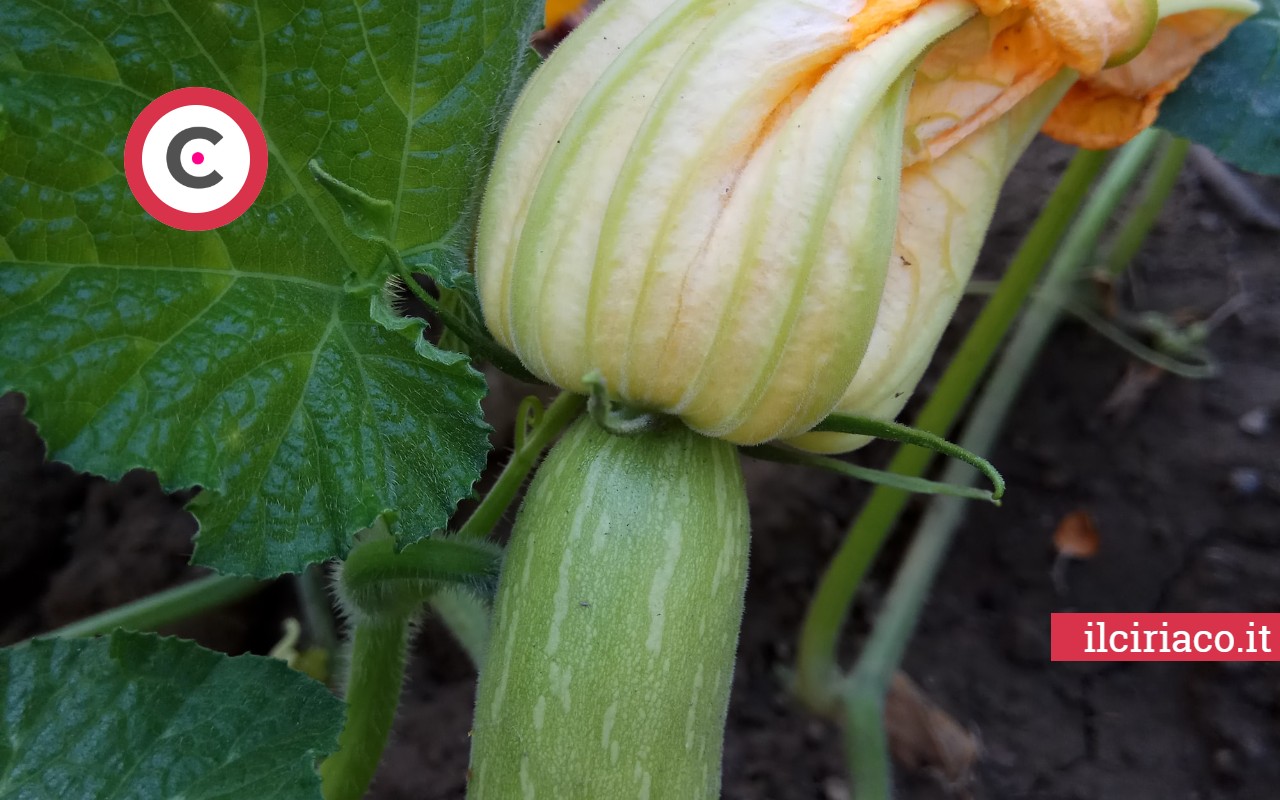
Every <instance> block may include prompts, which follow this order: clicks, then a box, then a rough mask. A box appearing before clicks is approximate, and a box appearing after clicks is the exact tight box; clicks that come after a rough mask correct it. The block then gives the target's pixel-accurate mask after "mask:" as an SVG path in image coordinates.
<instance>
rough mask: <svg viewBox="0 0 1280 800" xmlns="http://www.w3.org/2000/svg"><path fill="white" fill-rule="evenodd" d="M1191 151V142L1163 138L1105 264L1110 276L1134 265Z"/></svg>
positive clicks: (1168, 136)
mask: <svg viewBox="0 0 1280 800" xmlns="http://www.w3.org/2000/svg"><path fill="white" fill-rule="evenodd" d="M1190 150H1191V142H1190V141H1188V140H1186V139H1180V138H1175V137H1174V136H1173V135H1172V134H1168V133H1164V134H1161V135H1160V142H1159V151H1158V152H1157V154H1156V158H1155V163H1154V164H1153V165H1152V167H1151V172H1150V173H1149V174H1148V176H1147V179H1146V181H1145V182H1144V183H1143V186H1142V190H1141V193H1140V194H1139V196H1138V201H1137V203H1136V204H1135V205H1134V207H1133V209H1132V210H1131V211H1130V212H1129V214H1128V216H1127V217H1126V218H1125V219H1124V221H1123V222H1122V223H1121V224H1120V227H1119V229H1118V230H1117V231H1116V233H1115V236H1114V237H1113V238H1112V239H1111V246H1110V248H1109V250H1108V252H1107V261H1106V274H1107V275H1108V276H1110V277H1112V278H1118V277H1119V276H1120V275H1121V274H1122V273H1123V272H1124V271H1125V270H1126V269H1128V267H1129V265H1130V264H1132V263H1133V259H1134V257H1135V256H1137V255H1138V251H1139V250H1141V249H1142V245H1143V243H1144V242H1145V241H1146V240H1147V236H1149V235H1150V234H1151V229H1152V228H1154V227H1155V224H1156V220H1158V219H1159V218H1160V212H1161V211H1162V210H1163V209H1164V204H1165V202H1166V201H1167V200H1168V199H1169V195H1170V194H1172V193H1173V187H1174V186H1175V185H1177V183H1178V176H1179V175H1181V174H1182V167H1183V164H1185V163H1186V161H1187V153H1188V152H1190Z"/></svg>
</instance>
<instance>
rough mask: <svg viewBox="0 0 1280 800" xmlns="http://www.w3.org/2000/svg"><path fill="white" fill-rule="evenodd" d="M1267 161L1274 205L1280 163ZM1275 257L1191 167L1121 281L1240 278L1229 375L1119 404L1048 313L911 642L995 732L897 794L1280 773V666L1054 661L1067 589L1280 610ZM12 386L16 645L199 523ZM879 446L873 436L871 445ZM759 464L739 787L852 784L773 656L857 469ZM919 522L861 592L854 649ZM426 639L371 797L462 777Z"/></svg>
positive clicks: (1095, 363) (459, 688)
mask: <svg viewBox="0 0 1280 800" xmlns="http://www.w3.org/2000/svg"><path fill="white" fill-rule="evenodd" d="M1064 163H1065V154H1064V152H1063V151H1062V150H1061V149H1060V148H1057V147H1055V146H1053V145H1049V144H1047V143H1043V142H1041V143H1038V144H1037V145H1036V146H1035V147H1034V148H1033V150H1032V151H1031V153H1030V154H1029V156H1028V157H1027V158H1026V160H1025V161H1024V163H1023V165H1022V166H1021V167H1020V169H1019V170H1018V172H1017V173H1016V174H1015V176H1014V178H1013V180H1012V181H1011V182H1010V185H1009V188H1008V191H1007V194H1006V197H1005V200H1004V202H1003V203H1002V204H1001V208H1000V211H999V214H998V218H997V222H996V224H995V226H994V228H993V232H992V236H991V238H990V241H989V243H988V247H987V252H986V253H985V254H984V257H983V261H982V265H981V267H980V271H981V272H982V273H984V274H986V275H988V276H992V275H997V274H998V272H999V269H1000V266H1001V265H1002V264H1004V263H1005V262H1006V261H1007V258H1008V256H1009V254H1010V252H1011V250H1012V248H1013V247H1014V246H1015V245H1016V243H1017V241H1018V239H1019V237H1020V235H1021V233H1022V232H1023V231H1025V229H1026V227H1027V225H1028V224H1029V221H1030V220H1031V218H1032V217H1033V215H1034V211H1035V209H1036V208H1038V207H1039V206H1040V204H1041V203H1042V202H1043V200H1044V198H1045V197H1046V195H1047V193H1048V191H1049V188H1050V187H1051V186H1052V182H1053V178H1054V176H1055V175H1056V174H1057V173H1058V172H1060V171H1061V169H1062V166H1063V164H1064ZM1257 186H1258V188H1259V190H1260V191H1261V192H1262V194H1263V196H1264V197H1269V198H1270V200H1271V201H1272V202H1275V203H1277V204H1280V183H1275V182H1257ZM1278 262H1280V235H1278V234H1277V233H1275V232H1274V231H1268V230H1265V229H1262V228H1259V227H1256V226H1251V225H1249V224H1247V223H1246V222H1245V221H1243V220H1242V219H1241V216H1240V214H1238V213H1236V212H1233V211H1232V210H1231V209H1230V207H1229V205H1228V204H1226V203H1224V202H1223V200H1222V199H1221V198H1220V197H1218V196H1217V195H1216V194H1215V193H1213V192H1212V191H1209V189H1208V188H1207V187H1206V185H1205V184H1204V182H1203V181H1202V180H1201V179H1200V178H1199V177H1198V176H1197V174H1196V173H1195V172H1193V171H1188V172H1187V173H1186V174H1184V176H1183V178H1182V180H1181V182H1180V183H1179V186H1178V189H1177V193H1176V196H1175V198H1174V200H1173V202H1172V203H1171V204H1170V206H1169V207H1168V208H1167V209H1166V213H1165V215H1164V216H1163V218H1162V221H1161V223H1160V226H1159V228H1158V230H1157V232H1156V236H1155V237H1154V238H1153V239H1152V240H1151V241H1150V243H1149V245H1148V247H1147V248H1146V250H1145V252H1144V253H1143V254H1142V256H1141V257H1140V259H1139V260H1138V263H1137V265H1136V267H1135V269H1134V271H1133V273H1132V277H1133V280H1132V282H1131V284H1130V285H1129V287H1128V288H1127V289H1126V291H1125V292H1124V293H1123V297H1124V298H1125V302H1126V303H1128V304H1129V305H1130V306H1132V307H1133V308H1136V309H1143V310H1146V309H1152V310H1161V311H1166V312H1190V313H1192V314H1195V315H1198V316H1200V317H1205V316H1208V315H1210V314H1212V313H1213V312H1214V311H1215V309H1217V308H1219V307H1220V306H1221V305H1222V304H1223V303H1224V302H1226V301H1227V300H1228V299H1229V298H1230V297H1232V296H1234V295H1236V294H1237V293H1240V292H1244V293H1245V299H1246V300H1247V302H1246V303H1245V305H1244V307H1243V308H1242V309H1241V310H1240V311H1239V313H1237V314H1235V315H1234V316H1231V317H1230V318H1229V319H1226V320H1225V321H1223V322H1222V323H1221V324H1220V325H1219V326H1218V327H1217V328H1216V329H1215V331H1214V332H1213V334H1212V336H1211V338H1210V345H1211V347H1212V350H1213V352H1214V353H1215V354H1216V355H1217V358H1218V359H1219V361H1220V363H1221V366H1222V372H1221V375H1220V376H1219V377H1217V378H1214V379H1211V380H1206V381H1199V382H1197V381H1189V380H1182V379H1174V378H1170V377H1165V378H1163V379H1162V380H1160V381H1158V382H1157V383H1155V385H1154V386H1152V387H1150V389H1149V391H1147V392H1146V393H1145V394H1141V396H1139V397H1138V398H1137V399H1136V400H1134V401H1133V402H1130V403H1129V404H1128V405H1127V406H1126V407H1124V408H1122V409H1119V410H1116V409H1115V408H1114V407H1111V406H1109V405H1108V399H1109V398H1110V397H1111V396H1112V394H1113V392H1114V391H1115V390H1116V388H1117V386H1118V385H1120V384H1121V382H1122V380H1123V379H1124V377H1125V375H1126V371H1127V370H1128V369H1129V365H1130V359H1129V357H1127V356H1126V355H1125V354H1124V353H1123V352H1122V351H1120V350H1118V349H1117V348H1116V347H1115V346H1113V345H1111V344H1109V343H1108V342H1106V341H1105V340H1103V339H1102V338H1101V337H1099V336H1098V335H1096V334H1095V333H1093V332H1091V331H1089V330H1088V329H1086V328H1084V327H1083V326H1081V325H1079V324H1075V323H1070V322H1069V323H1067V324H1064V325H1063V326H1062V327H1060V329H1059V330H1058V331H1057V333H1056V334H1055V335H1054V337H1053V339H1052V340H1051V342H1050V344H1049V347H1048V349H1047V350H1046V352H1045V354H1044V356H1043V358H1042V359H1041V361H1040V363H1039V366H1038V367H1037V369H1036V370H1035V373H1034V374H1033V375H1032V376H1031V378H1030V381H1029V384H1028V387H1027V389H1026V390H1025V392H1024V393H1023V395H1022V398H1021V401H1020V402H1019V403H1018V404H1017V406H1016V408H1015V409H1014V411H1013V414H1012V416H1011V417H1010V419H1009V420H1008V425H1007V428H1006V433H1005V436H1004V439H1003V444H1002V445H1001V446H1000V447H999V448H998V450H997V451H996V453H995V454H994V456H995V457H994V461H995V462H996V464H997V465H998V466H999V467H1000V468H1001V470H1002V471H1003V472H1004V474H1005V476H1006V478H1007V479H1008V482H1009V493H1008V499H1007V502H1006V503H1005V505H1004V507H1003V508H999V509H997V508H990V507H976V506H975V507H974V508H973V509H972V512H971V513H970V515H969V517H968V521H967V523H966V525H965V526H964V528H963V530H962V531H961V532H960V534H959V537H958V539H957V542H956V545H955V547H954V549H953V552H952V554H951V557H950V560H949V561H948V563H947V565H946V568H945V570H944V572H943V574H942V576H941V579H940V581H939V583H938V585H937V588H936V591H935V592H934V594H933V598H932V601H931V603H930V605H929V608H928V612H927V614H926V616H925V617H924V619H923V622H922V624H921V627H920V629H919V631H918V633H917V635H916V637H915V640H914V643H913V645H912V647H911V649H910V651H909V653H908V656H907V659H906V665H905V666H906V670H907V672H908V673H909V674H910V676H911V677H912V678H913V679H914V680H915V681H916V682H917V683H918V684H919V685H920V687H921V688H922V689H923V691H924V692H925V693H926V694H927V695H928V697H929V698H930V699H931V700H932V701H933V702H934V703H936V704H938V706H939V707H940V708H941V709H943V710H944V711H945V712H947V713H948V714H950V715H951V717H952V718H954V719H955V720H956V721H958V722H959V723H960V724H962V725H964V726H966V727H967V728H969V729H970V730H972V731H973V732H975V733H976V734H977V735H978V736H979V737H980V739H981V742H982V745H983V754H982V757H981V759H980V761H979V762H978V764H977V765H976V774H975V779H974V782H973V784H972V785H971V786H969V787H967V788H963V789H959V790H954V789H953V790H951V791H950V793H949V791H948V790H947V789H945V788H943V787H942V786H941V785H940V783H939V781H937V780H936V779H935V777H934V776H932V775H930V774H928V773H927V772H924V773H922V772H917V773H910V772H909V773H906V774H903V775H902V776H901V781H900V783H901V789H902V791H901V796H902V797H904V798H910V799H912V800H916V799H918V798H943V797H948V796H975V797H987V798H1037V799H1039V798H1043V799H1044V800H1050V799H1052V800H1059V799H1060V800H1085V799H1086V798H1107V799H1110V798H1118V799H1119V798H1124V799H1128V798H1137V799H1138V800H1143V799H1144V798H1153V799H1154V798H1160V799H1162V800H1163V799H1164V798H1170V799H1173V798H1206V799H1207V798H1258V800H1263V799H1264V798H1274V797H1276V796H1277V789H1276V787H1277V786H1280V666H1277V665H1276V664H1253V665H1249V664H1198V665H1197V664H1181V665H1176V664H1116V665H1062V664H1051V663H1050V662H1049V644H1048V631H1049V614H1050V612H1052V611H1059V610H1094V611H1277V610H1280V555H1278V554H1277V547H1280V355H1278V354H1280V264H1278ZM969 303H970V304H971V303H972V301H969ZM969 313H971V309H969V308H968V305H967V306H966V310H965V311H964V312H963V313H962V315H961V319H962V320H963V319H964V318H966V316H967V315H968V314H969ZM21 407H22V405H21V400H20V398H18V397H17V396H13V395H11V396H8V397H5V398H2V399H0V547H2V548H3V549H2V550H0V553H3V555H0V643H9V642H13V641H16V640H18V639H21V638H23V637H25V636H28V635H30V634H33V633H36V632H38V631H42V630H47V629H50V628H52V627H56V626H58V625H61V624H64V623H66V622H69V621H71V620H74V619H77V618H79V617H81V616H84V615H86V614H90V613H93V612H94V611H97V610H100V609H103V608H106V607H109V606H112V605H115V604H118V603H121V602H125V601H127V600H130V599H133V598H135V597H138V596H142V595H144V594H147V593H150V592H153V591H156V590H158V589H161V588H163V587H166V586H169V585H171V584H173V583H175V582H178V581H182V580H187V579H189V578H190V577H193V576H194V575H195V574H196V572H195V571H194V570H192V569H191V568H189V567H187V566H185V560H186V557H187V555H188V553H189V551H190V541H191V535H192V533H193V531H194V522H193V520H192V519H191V518H190V517H189V516H188V515H187V514H186V513H185V512H183V511H182V503H183V502H184V500H185V499H186V498H185V497H168V496H165V495H164V494H163V493H161V492H160V491H159V489H158V486H157V484H156V482H155V480H154V479H153V478H152V477H150V476H149V475H147V474H145V473H135V474H131V475H129V476H127V477H126V479H125V480H124V481H122V482H120V483H118V484H111V483H107V482H104V481H102V480H98V479H92V478H88V477H85V476H81V475H77V474H75V473H73V472H72V471H71V470H69V469H67V468H65V467H63V466H61V465H56V464H47V463H44V462H43V449H42V445H41V444H40V442H39V440H38V438H37V437H36V435H35V433H34V431H33V429H32V428H31V426H30V425H28V424H27V423H26V422H25V421H24V420H23V419H22V417H21ZM506 446H508V445H507V444H506V443H504V442H498V447H499V451H501V450H502V448H503V447H506ZM886 453H887V450H886V449H884V448H878V447H873V448H869V449H868V450H867V451H865V452H864V454H863V455H862V457H861V459H862V460H863V461H865V462H867V463H876V462H877V461H878V460H880V461H882V460H883V458H884V457H885V454H886ZM749 476H750V479H751V483H752V486H753V488H754V489H756V490H757V491H755V492H754V496H753V520H754V542H753V551H752V564H751V583H750V587H749V589H748V595H747V612H746V621H745V625H744V629H743V633H742V640H741V645H740V648H739V666H738V671H737V675H736V679H735V684H734V695H733V702H732V709H731V712H730V719H729V732H728V740H727V744H726V753H725V781H724V787H725V788H724V796H725V797H726V798H733V799H734V800H811V799H815V800H840V799H841V798H848V797H849V788H848V785H847V782H846V780H845V778H844V773H843V767H842V757H841V747H840V736H839V732H838V730H837V729H836V728H835V727H833V726H832V725H830V724H828V723H825V722H822V721H819V720H816V719H814V718H813V717H812V716H810V715H808V714H807V713H805V712H804V711H802V710H800V709H799V708H798V707H797V705H796V704H795V703H794V702H793V701H792V700H791V699H790V697H789V696H788V694H787V693H786V691H785V688H784V678H783V677H782V671H783V670H784V669H785V668H786V667H788V666H789V665H790V663H791V660H792V658H793V655H794V641H795V637H796V631H797V628H798V626H799V622H800V620H801V617H802V614H803V612H804V608H805V604H806V603H807V599H808V596H809V594H810V592H811V591H812V588H813V586H814V583H815V581H816V578H817V576H818V574H819V572H820V570H821V569H822V566H823V564H824V563H825V561H826V560H827V558H828V557H829V556H830V554H831V553H832V551H833V550H834V549H835V547H836V545H837V544H838V542H839V540H840V537H841V536H842V532H843V530H844V527H845V526H846V525H847V523H848V522H849V520H850V519H851V518H852V516H853V513H854V511H855V510H856V508H857V507H858V504H859V503H860V502H861V500H862V498H863V497H864V496H865V493H866V492H865V489H864V488H863V487H860V486H856V485H852V484H851V483H850V482H848V481H846V480H843V479H840V478H835V477H830V476H827V475H825V474H816V473H814V472H811V471H809V470H803V469H798V468H780V467H775V466H773V465H763V466H762V465H751V467H750V469H749ZM766 487H767V492H766V491H764V489H765V488H766ZM1078 509H1083V510H1087V511H1088V512H1089V513H1090V514H1092V516H1093V517H1094V518H1095V519H1096V522H1097V527H1098V530H1099V533H1100V536H1101V547H1100V549H1099V552H1098V554H1097V555H1096V557H1094V558H1092V559H1090V560H1087V561H1081V562H1078V563H1075V564H1072V565H1071V568H1070V569H1068V570H1067V571H1066V573H1065V582H1064V585H1063V586H1062V587H1061V591H1060V590H1059V588H1057V587H1055V584H1054V582H1053V580H1052V579H1051V566H1052V563H1053V560H1054V548H1053V545H1052V534H1053V531H1054V529H1055V527H1056V525H1057V523H1058V521H1059V520H1060V519H1061V518H1062V517H1063V516H1064V515H1065V514H1067V513H1069V512H1072V511H1075V510H1078ZM904 530H905V529H904ZM903 538H904V537H902V536H899V537H898V539H897V541H896V542H895V544H894V545H893V546H891V547H890V552H889V553H888V554H887V557H886V559H885V563H883V564H881V565H880V566H879V568H878V569H877V571H876V573H875V575H874V576H873V578H872V580H870V581H869V583H868V585H867V586H866V587H865V588H864V591H863V592H862V595H861V597H860V604H859V607H858V609H857V611H856V612H855V620H854V626H853V631H851V634H850V636H849V638H848V640H847V641H846V643H845V645H846V646H845V650H846V656H847V657H852V656H853V655H854V654H855V653H856V652H857V646H858V641H859V640H860V638H861V636H862V635H864V634H865V632H866V630H867V627H868V625H869V623H870V620H871V619H872V618H873V615H874V610H875V609H876V607H877V606H878V604H879V601H880V598H881V596H882V594H883V591H884V590H885V588H886V585H887V582H888V580H889V578H890V577H891V574H892V572H891V567H892V561H893V560H894V559H895V558H896V556H897V554H898V552H900V551H901V545H902V542H903ZM293 614H297V609H296V606H295V601H294V592H293V590H292V587H291V586H290V583H289V581H287V580H286V581H281V582H279V583H278V584H277V585H275V586H273V587H271V588H270V589H268V590H266V591H264V592H263V593H261V594H259V595H257V596H255V597H253V598H251V599H249V600H247V601H244V602H242V603H240V604H239V605H237V606H234V607H231V608H228V609H224V610H222V611H219V612H216V613H213V614H209V615H206V616H204V617H202V618H199V619H195V620H190V621H188V622H186V623H184V624H182V625H181V626H179V627H177V628H175V629H174V631H173V632H177V633H180V634H181V635H187V636H192V637H195V638H197V639H198V640H199V641H201V642H203V643H204V644H206V645H208V646H211V647H217V648H221V649H224V650H226V651H228V652H244V651H254V652H265V651H266V649H268V648H269V647H270V646H271V644H272V643H273V642H274V641H275V639H276V638H277V637H278V636H279V630H280V628H279V626H280V623H281V620H282V619H283V618H284V617H285V616H289V615H293ZM415 654H416V655H415V658H414V660H413V662H412V664H411V666H410V679H409V684H408V687H407V689H406V692H405V703H404V706H403V709H402V713H401V715H400V717H399V720H398V722H397V725H396V730H395V733H394V738H393V741H392V743H391V745H390V747H389V750H388V754H387V759H386V762H385V765H384V769H383V771H382V773H381V774H380V776H379V778H378V781H377V783H376V786H375V791H374V792H373V796H374V797H376V798H379V799H380V800H393V799H396V800H398V799H399V798H405V799H406V800H407V799H408V798H414V799H415V800H434V799H440V800H443V799H445V798H460V797H462V793H463V786H464V775H465V767H466V754H467V747H468V741H467V729H468V727H469V718H470V710H471V703H472V690H473V681H474V679H473V675H472V671H471V668H470V665H469V663H468V662H467V660H466V657H465V656H464V655H463V654H462V652H461V651H460V650H459V649H458V648H457V646H456V645H454V643H453V642H452V641H451V640H450V638H449V636H448V634H447V633H446V632H445V631H444V630H443V629H442V628H441V627H440V626H439V625H438V624H437V623H434V622H432V621H430V620H428V621H427V622H426V623H425V624H424V627H423V631H422V634H421V635H420V636H419V638H418V640H417V643H416V645H415Z"/></svg>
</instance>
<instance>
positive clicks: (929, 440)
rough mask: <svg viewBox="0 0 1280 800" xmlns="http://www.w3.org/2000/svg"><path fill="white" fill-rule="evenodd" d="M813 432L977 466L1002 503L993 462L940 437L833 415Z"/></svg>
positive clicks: (898, 425) (886, 423) (1001, 486)
mask: <svg viewBox="0 0 1280 800" xmlns="http://www.w3.org/2000/svg"><path fill="white" fill-rule="evenodd" d="M814 430H815V431H836V432H837V433H851V434H854V435H856V436H871V437H874V438H877V439H884V440H886V441H890V442H899V443H901V444H909V445H914V446H916V447H922V448H924V449H926V450H931V451H933V452H934V453H937V454H938V455H941V456H947V457H948V458H954V459H956V460H957V461H963V462H965V463H966V464H968V465H970V466H972V467H976V468H977V469H978V470H979V471H981V472H982V474H983V475H985V476H986V477H987V480H989V481H991V496H992V498H993V499H995V500H999V499H1000V498H1001V497H1003V496H1004V488H1005V487H1004V478H1002V477H1000V472H999V471H998V470H997V469H996V468H995V466H994V465H992V463H991V462H990V461H988V460H986V459H985V458H983V457H982V456H980V455H977V454H976V453H970V452H969V451H968V450H965V449H964V448H963V447H958V446H956V445H954V444H952V443H951V442H948V441H947V440H946V439H944V438H942V437H941V436H938V435H937V434H934V433H930V432H928V431H924V430H920V429H918V428H913V427H911V426H910V425H903V424H902V423H900V422H892V421H888V420H882V419H871V418H870V417H859V416H855V415H852V414H832V415H831V416H829V417H827V418H826V419H825V420H823V421H822V422H820V423H818V425H817V426H816V427H815V428H814Z"/></svg>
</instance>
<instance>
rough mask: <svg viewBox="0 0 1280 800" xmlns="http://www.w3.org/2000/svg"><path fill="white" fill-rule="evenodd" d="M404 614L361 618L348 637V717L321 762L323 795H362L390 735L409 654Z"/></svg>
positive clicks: (356, 798)
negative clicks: (334, 745)
mask: <svg viewBox="0 0 1280 800" xmlns="http://www.w3.org/2000/svg"><path fill="white" fill-rule="evenodd" d="M409 621H410V618H409V617H408V616H388V617H385V618H364V619H361V620H360V621H359V622H357V623H356V625H355V630H354V632H353V633H352V636H351V649H350V652H349V655H348V658H349V664H348V674H347V688H346V693H345V694H346V701H347V717H346V721H345V722H344V723H343V726H342V734H341V736H339V737H338V751H337V752H335V753H334V754H333V755H331V756H329V757H328V758H327V759H325V761H324V763H322V764H321V765H320V785H321V794H322V796H323V797H324V800H360V798H362V797H364V794H365V792H366V791H368V789H369V784H370V782H371V781H372V780H373V776H374V773H375V772H377V770H378V763H379V762H380V761H381V760H382V751H383V749H384V748H385V747H386V745H387V737H388V736H390V734H391V724H392V722H393V721H394V720H395V716H396V707H397V706H399V704H400V691H401V688H402V686H403V685H404V670H405V662H406V660H407V657H408V641H409Z"/></svg>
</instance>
